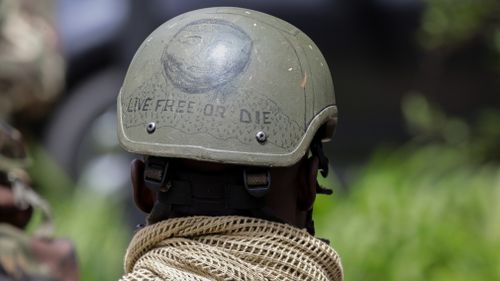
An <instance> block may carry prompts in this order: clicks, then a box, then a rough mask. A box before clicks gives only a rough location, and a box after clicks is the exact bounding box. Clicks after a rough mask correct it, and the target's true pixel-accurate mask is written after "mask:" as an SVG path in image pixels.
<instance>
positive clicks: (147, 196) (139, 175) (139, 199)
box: [130, 159, 156, 214]
mask: <svg viewBox="0 0 500 281" xmlns="http://www.w3.org/2000/svg"><path fill="white" fill-rule="evenodd" d="M144 167H145V165H144V162H143V161H142V160H139V159H134V160H132V163H130V174H131V177H132V189H133V194H134V202H135V205H136V206H137V208H139V209H140V210H141V211H143V212H145V213H148V214H149V213H151V210H152V209H153V206H154V203H155V201H156V194H155V193H154V192H153V191H152V190H151V189H149V188H148V187H147V186H146V184H145V183H144Z"/></svg>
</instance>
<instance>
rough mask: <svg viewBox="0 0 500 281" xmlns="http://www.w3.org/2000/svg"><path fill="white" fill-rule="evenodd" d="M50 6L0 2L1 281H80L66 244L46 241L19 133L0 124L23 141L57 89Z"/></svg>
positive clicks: (42, 207)
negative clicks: (13, 125)
mask: <svg viewBox="0 0 500 281" xmlns="http://www.w3.org/2000/svg"><path fill="white" fill-rule="evenodd" d="M51 4H52V1H45V0H44V1H29V0H23V1H18V0H0V280H2V281H3V280H26V281H29V280H40V281H41V280H47V281H48V280H54V281H55V280H61V281H74V280H78V279H79V278H78V270H77V263H76V256H75V253H74V249H73V245H72V243H71V242H69V241H67V240H64V239H56V238H55V237H54V236H53V226H52V214H51V208H50V206H49V204H48V203H47V202H46V201H45V200H44V199H43V198H42V197H41V196H40V195H38V193H36V192H35V191H34V190H33V189H32V188H31V178H30V176H29V174H28V172H27V168H28V166H29V164H30V159H29V157H28V155H27V152H26V149H25V146H24V145H25V144H24V142H23V140H22V137H21V133H20V132H19V131H18V130H16V129H14V128H12V127H11V126H9V125H8V124H7V123H5V122H6V121H9V122H12V123H15V124H17V125H18V126H20V127H21V128H23V129H24V130H25V131H26V132H27V134H28V135H30V134H31V133H32V131H31V130H32V129H33V126H34V125H36V124H40V123H39V122H40V118H41V117H43V116H44V115H46V114H47V112H48V109H49V105H50V104H51V103H52V102H53V101H54V99H55V98H56V97H57V95H58V94H59V93H60V90H61V89H62V86H63V78H64V64H63V60H62V57H61V55H60V53H59V50H58V46H57V37H56V34H55V31H54V28H53V25H52V22H51V20H50V19H51V11H52V6H51ZM36 211H38V212H36ZM35 214H39V216H34V215H35ZM34 217H35V218H38V220H39V223H38V225H35V226H33V223H31V224H30V222H32V221H33V220H35V221H36V220H37V219H34ZM27 228H29V229H35V230H34V231H28V230H27ZM31 232H33V234H31Z"/></svg>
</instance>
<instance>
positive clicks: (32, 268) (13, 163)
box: [0, 122, 78, 281]
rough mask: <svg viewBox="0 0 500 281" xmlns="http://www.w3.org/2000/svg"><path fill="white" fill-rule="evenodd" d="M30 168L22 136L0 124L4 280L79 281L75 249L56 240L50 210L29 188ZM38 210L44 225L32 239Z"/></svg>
mask: <svg viewBox="0 0 500 281" xmlns="http://www.w3.org/2000/svg"><path fill="white" fill-rule="evenodd" d="M28 164H29V158H28V156H27V154H26V150H25V149H24V145H23V142H22V139H21V134H20V133H19V131H17V130H15V129H14V128H12V127H10V126H8V125H7V124H5V123H2V122H0V280H1V281H4V280H5V281H7V280H23V281H31V280H37V281H44V280H46V281H49V280H50V281H75V280H78V271H77V265H76V257H75V254H74V250H73V246H72V244H71V243H70V242H69V241H67V240H63V239H55V238H53V236H52V217H51V210H50V207H49V205H48V204H47V202H46V201H45V200H44V199H42V198H41V197H40V196H39V195H38V194H37V193H36V192H34V191H33V190H32V189H31V187H29V184H30V178H29V175H28V174H27V172H26V170H25V169H26V168H27V166H28ZM34 209H39V210H40V211H41V215H42V221H41V223H40V225H39V227H38V229H37V231H36V232H35V234H34V236H31V235H29V234H28V233H26V231H25V228H26V225H27V224H28V222H29V221H30V219H31V216H32V213H33V211H34Z"/></svg>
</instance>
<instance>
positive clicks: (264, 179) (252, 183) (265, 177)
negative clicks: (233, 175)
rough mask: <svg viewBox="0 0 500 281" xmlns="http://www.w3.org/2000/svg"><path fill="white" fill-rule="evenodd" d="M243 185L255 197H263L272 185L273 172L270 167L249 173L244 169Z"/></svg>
mask: <svg viewBox="0 0 500 281" xmlns="http://www.w3.org/2000/svg"><path fill="white" fill-rule="evenodd" d="M243 186H244V187H245V190H246V191H247V192H248V193H249V194H250V195H252V196H253V197H255V198H262V197H264V196H265V195H266V194H267V193H268V192H269V187H270V186H271V173H270V171H269V169H265V172H264V171H258V172H256V173H249V172H247V169H243Z"/></svg>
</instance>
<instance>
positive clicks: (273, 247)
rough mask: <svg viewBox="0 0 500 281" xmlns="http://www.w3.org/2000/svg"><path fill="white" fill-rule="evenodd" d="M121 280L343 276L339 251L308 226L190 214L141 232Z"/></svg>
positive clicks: (326, 278) (134, 243) (134, 240)
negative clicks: (191, 215)
mask: <svg viewBox="0 0 500 281" xmlns="http://www.w3.org/2000/svg"><path fill="white" fill-rule="evenodd" d="M125 272H126V273H127V274H126V275H125V276H123V277H122V279H121V280H123V281H126V280H280V281H282V280H319V281H321V280H324V281H327V280H335V281H341V280H343V273H342V265H341V263H340V258H339V256H338V255H337V253H336V252H335V251H334V250H333V249H332V248H330V247H329V246H328V245H327V244H325V243H324V242H322V241H320V240H318V239H316V238H314V237H313V236H311V235H310V234H308V233H307V232H306V231H305V230H301V229H298V228H295V227H292V226H290V225H286V224H281V223H276V222H270V221H266V220H262V219H256V218H247V217H236V216H228V217H186V218H175V219H169V220H166V221H162V222H159V223H156V224H153V225H150V226H147V227H145V228H143V229H141V230H140V231H138V232H137V233H136V235H135V236H134V238H133V239H132V241H131V243H130V245H129V248H128V249H127V254H126V256H125Z"/></svg>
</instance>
